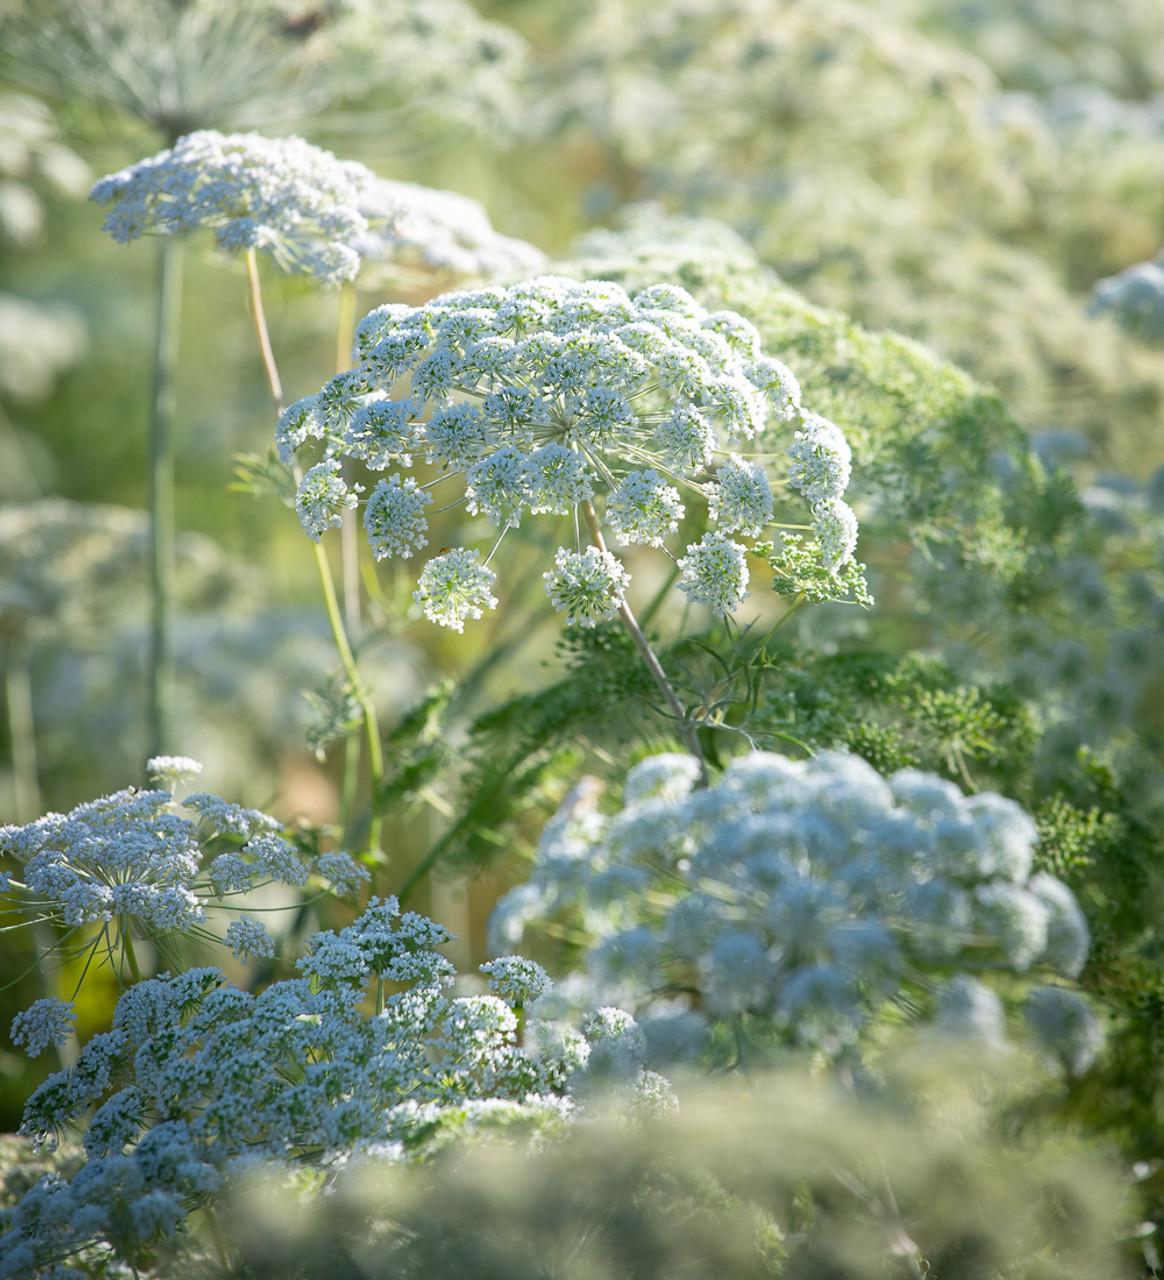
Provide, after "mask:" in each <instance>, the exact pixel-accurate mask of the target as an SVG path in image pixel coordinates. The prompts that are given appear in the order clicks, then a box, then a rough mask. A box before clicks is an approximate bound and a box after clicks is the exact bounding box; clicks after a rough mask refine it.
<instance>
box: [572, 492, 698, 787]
mask: <svg viewBox="0 0 1164 1280" xmlns="http://www.w3.org/2000/svg"><path fill="white" fill-rule="evenodd" d="M581 507H582V515H583V517H584V518H585V520H586V528H587V529H588V530H589V532H590V540H591V542H593V543H594V545H595V546H596V547H597V548H598V550H599V551H605V550H606V541H605V539H604V538H603V536H602V529H601V527H600V526H599V523H598V513H597V512H596V511H595V510H594V504H593V503H592V502H591V501H590V500H589V499H587V500H586V501H585V502H583V503H582V504H581ZM618 616H619V617H620V618H621V619H622V624H623V626H624V627H626V629H627V632H628V633H629V635H630V638H631V640H633V641H634V646H635V648H636V649H637V650H638V651H639V656H640V657H641V658H642V660H643V662H644V663H645V664H646V668H647V670H648V671H649V672H650V673H651V678H652V679H653V680H654V682H655V684H656V685H658V687H659V691H660V692H661V693H662V695H663V700H664V701H665V702H666V704H667V706H668V708H669V709H670V711H671V714H672V715H673V716H674V717H675V719H676V720H677V721H678V722H679V733H680V736H681V737H682V738H683V742H684V744H685V745H686V747H687V750H688V751H689V752H690V753H691V754H692V755H693V756H694V757H695V758H696V760H698V761H699V773H700V778H701V779H702V782H703V785H704V786H706V785H707V781H708V778H707V761H706V760H705V759H704V757H703V747H702V746H701V745H700V742H699V735H698V734H697V733H696V731H695V725H694V724H693V723H692V722H691V719H690V717H689V716H688V715H687V712H686V711H685V710H684V709H683V704H682V703H681V702H680V701H679V698H678V695H677V694H676V693H675V690H674V688H673V687H672V685H671V681H670V680H668V679H667V673H666V672H665V671H664V670H663V664H662V663H661V662H660V661H659V659H658V655H657V654H656V653H655V651H654V649H652V648H651V643H650V641H649V640H648V639H647V637H646V636H645V635H644V634H643V629H642V627H640V626H639V624H638V619H637V618H636V617H635V615H634V612H633V611H632V609H631V607H630V605H629V604H628V603H627V602H626V601H625V600H624V601H623V602H622V603H621V604H620V605H619V607H618Z"/></svg>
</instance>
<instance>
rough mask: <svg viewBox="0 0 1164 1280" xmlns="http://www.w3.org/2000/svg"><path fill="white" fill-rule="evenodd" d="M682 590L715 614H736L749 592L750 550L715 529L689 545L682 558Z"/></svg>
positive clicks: (695, 602)
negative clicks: (748, 554) (748, 551)
mask: <svg viewBox="0 0 1164 1280" xmlns="http://www.w3.org/2000/svg"><path fill="white" fill-rule="evenodd" d="M679 569H680V577H679V589H680V590H681V591H682V592H683V593H684V595H686V597H687V599H688V600H690V601H691V603H692V604H702V605H706V606H707V608H709V609H710V610H711V611H712V613H719V614H726V613H734V612H735V610H736V609H737V608H738V607H739V605H740V603H741V602H742V601H743V600H744V599H745V598H746V597H747V594H748V562H747V556H746V550H745V548H744V547H742V546H741V545H740V544H739V543H738V542H733V541H732V540H731V538H725V537H724V536H723V534H722V533H717V532H715V531H714V530H713V531H712V532H711V533H705V534H704V535H703V537H702V538H701V539H700V540H699V541H698V542H696V543H694V544H693V545H692V546H690V547H688V548H687V554H686V555H685V556H683V557H682V558H681V559H680V560H679Z"/></svg>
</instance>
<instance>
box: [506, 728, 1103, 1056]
mask: <svg viewBox="0 0 1164 1280" xmlns="http://www.w3.org/2000/svg"><path fill="white" fill-rule="evenodd" d="M697 778H698V769H697V766H696V764H695V762H694V761H693V760H692V759H691V758H690V757H688V756H676V755H663V756H655V757H651V758H650V759H648V760H645V761H643V762H642V763H641V764H640V765H638V766H636V768H635V769H633V770H632V771H631V772H630V773H629V774H628V776H627V780H626V790H625V797H624V798H625V807H624V808H623V809H622V810H621V812H618V813H616V814H615V815H614V816H613V817H611V818H608V819H604V818H600V817H598V816H596V815H594V814H587V815H586V817H585V821H584V822H582V821H575V820H573V819H571V818H570V817H569V816H568V815H567V817H566V818H565V819H564V820H555V821H554V822H552V823H551V824H549V825H548V826H547V828H546V830H545V833H544V834H543V838H542V841H541V845H540V847H539V851H538V859H537V863H536V865H535V869H534V874H533V876H532V877H531V879H530V882H529V883H528V884H525V885H521V886H519V887H518V888H516V889H514V890H512V891H511V892H510V893H509V894H508V895H507V896H506V897H504V898H502V900H501V902H500V903H499V904H498V907H497V909H496V911H495V914H494V917H493V920H492V922H491V942H492V945H493V946H494V948H495V949H505V950H508V949H511V948H513V947H516V946H518V945H520V943H521V942H522V940H523V938H524V937H525V936H526V935H527V934H529V933H533V932H536V931H537V930H539V929H542V928H544V927H545V926H546V925H553V924H555V923H557V924H559V925H561V924H563V923H565V922H569V925H570V926H571V927H572V928H573V929H575V930H576V929H578V928H579V927H580V928H582V929H583V930H585V931H586V932H587V933H588V934H589V935H590V937H591V938H592V945H591V947H590V949H589V953H588V956H589V959H588V971H587V974H586V975H585V982H584V989H585V990H586V992H587V998H588V999H590V1000H611V1001H613V1002H620V1003H625V1004H626V1006H627V1007H629V1008H636V1009H638V1010H639V1012H640V1014H641V1015H642V1016H643V1017H644V1018H646V1016H647V1015H648V1014H649V1013H650V1012H651V1010H652V1007H653V1006H656V1005H660V1004H668V1006H669V1008H670V1006H672V1005H673V1004H674V1001H675V999H677V998H680V993H684V992H686V993H691V992H694V993H696V998H695V1003H694V1005H693V1006H692V1008H691V1009H680V1010H678V1011H676V1009H674V1008H671V1012H670V1014H668V1016H671V1015H675V1014H677V1015H682V1017H684V1018H686V1019H687V1020H688V1021H690V1020H691V1015H692V1014H693V1013H695V1012H698V1013H699V1015H700V1017H702V1018H704V1019H706V1018H711V1019H713V1020H716V1019H732V1018H735V1017H737V1016H738V1015H747V1016H750V1017H753V1018H756V1019H759V1020H760V1021H761V1022H762V1024H763V1025H764V1026H767V1027H769V1028H771V1029H772V1030H774V1031H775V1032H776V1033H777V1034H780V1035H783V1036H786V1037H787V1038H789V1039H790V1040H792V1041H796V1042H801V1043H807V1044H810V1045H812V1046H814V1047H816V1048H819V1049H822V1050H824V1051H826V1052H829V1053H839V1052H841V1051H843V1050H845V1049H846V1048H847V1047H848V1046H850V1045H852V1044H854V1043H855V1042H856V1040H857V1038H858V1036H859V1034H860V1032H861V1029H862V1027H863V1026H864V1025H865V1023H866V1022H867V1021H868V1019H869V1018H870V1017H871V1016H872V1015H873V1014H874V1013H875V1012H876V1010H877V1009H878V1007H879V1006H881V1005H883V1004H884V1003H885V1002H887V1001H897V1002H899V1003H900V1004H901V1005H902V1007H903V1008H905V1007H907V1006H908V1005H909V1004H911V1003H912V1004H914V1005H917V1004H921V1005H923V1006H924V1004H925V1003H926V1002H927V1001H930V1000H932V998H933V996H934V995H935V993H941V992H942V991H943V990H944V989H945V990H946V994H945V995H944V996H941V995H939V999H938V1000H937V1005H938V1019H937V1020H938V1023H939V1025H940V1026H942V1027H943V1028H944V1029H945V1030H948V1031H950V1030H954V1029H959V1030H961V1031H964V1032H965V1031H969V1032H973V1033H975V1034H978V1035H979V1036H980V1037H981V1038H986V1039H998V1038H999V1031H998V1029H999V1028H1000V1027H1001V1026H1002V1024H1003V1020H1004V1019H1003V1009H1002V1005H1001V1003H1000V1001H999V998H998V996H997V995H995V994H994V992H993V991H991V990H990V989H989V988H988V987H986V986H984V985H982V984H981V983H980V982H979V981H978V980H977V978H975V977H972V976H970V975H972V974H974V973H976V972H978V971H981V970H987V969H991V968H993V969H1003V970H1007V971H1009V972H1010V973H1012V974H1020V975H1026V974H1028V973H1031V971H1032V970H1050V971H1053V972H1054V973H1056V974H1059V975H1061V976H1063V977H1066V978H1073V977H1075V976H1076V975H1077V974H1078V973H1079V971H1080V970H1081V968H1082V967H1083V964H1084V961H1085V960H1086V958H1087V952H1088V944H1089V938H1088V929H1087V924H1086V922H1085V920H1084V918H1083V915H1082V913H1081V911H1080V909H1079V906H1078V904H1077V903H1076V901H1075V898H1074V897H1073V895H1072V893H1071V891H1070V890H1069V889H1068V888H1067V887H1066V885H1064V884H1062V883H1061V882H1060V881H1059V880H1056V879H1055V878H1054V877H1052V876H1049V875H1047V874H1044V873H1035V874H1032V858H1033V847H1034V844H1035V842H1036V830H1035V826H1034V823H1033V822H1032V821H1031V819H1030V818H1029V817H1028V816H1027V814H1026V813H1025V812H1024V811H1023V810H1022V809H1021V808H1020V807H1019V806H1018V805H1016V804H1015V803H1013V802H1012V801H1010V800H1007V799H1004V798H1003V797H1001V796H998V795H994V794H990V793H983V794H980V795H975V796H970V797H965V796H963V795H962V794H961V792H960V791H959V790H958V789H957V788H956V787H955V786H954V785H953V784H952V783H949V782H946V781H944V780H942V779H941V778H939V777H937V776H936V775H933V774H926V773H921V772H918V771H916V770H902V771H900V772H898V773H895V774H893V775H892V776H891V777H889V778H883V777H882V776H881V775H880V774H878V773H877V772H876V771H875V770H874V769H873V768H872V767H871V766H869V765H868V764H866V763H865V762H864V761H863V760H861V759H860V758H859V757H857V756H851V755H846V754H843V753H826V754H823V755H821V756H819V757H817V758H816V759H814V760H810V761H804V762H796V761H792V760H788V759H786V758H784V757H782V756H778V755H771V754H765V753H754V754H751V755H746V756H741V757H739V758H738V759H735V760H733V761H732V762H731V763H730V764H729V765H728V767H727V768H726V770H725V771H724V773H723V776H722V777H721V779H720V780H719V782H718V783H717V784H716V785H714V786H712V787H710V788H708V789H702V790H701V789H695V788H696V782H697ZM952 974H953V975H960V976H959V977H958V980H957V984H956V985H953V984H950V985H949V986H948V988H945V987H944V984H945V983H946V981H947V979H948V978H949V977H950V976H951V975H952ZM1055 990H1057V991H1060V989H1058V988H1056V989H1055ZM647 993H653V994H652V995H648V994H647ZM1064 1002H1066V1003H1068V1004H1071V1006H1072V1009H1073V1010H1075V1012H1074V1014H1073V1015H1072V1016H1073V1017H1074V1019H1075V1022H1072V1017H1069V1016H1068V1015H1067V1014H1066V1013H1064V1014H1059V1013H1058V1010H1059V1008H1060V1006H1061V1005H1062V1004H1063V1003H1064ZM1032 1007H1033V1009H1034V1010H1035V1011H1036V1012H1038V1013H1039V1014H1040V1017H1041V1025H1042V1026H1043V1027H1047V1026H1050V1025H1052V1024H1053V1023H1054V1019H1053V1018H1052V1017H1051V1016H1050V1015H1049V1014H1047V1013H1046V1011H1047V1010H1048V1009H1051V1008H1053V1009H1054V1010H1055V1011H1056V1015H1055V1016H1056V1017H1057V1018H1058V1024H1057V1025H1063V1026H1071V1027H1072V1028H1073V1032H1074V1034H1075V1035H1076V1039H1078V1040H1081V1041H1084V1042H1087V1043H1088V1044H1090V1045H1091V1057H1094V1037H1095V1035H1096V1034H1098V1027H1097V1024H1096V1022H1095V1019H1094V1016H1093V1015H1092V1014H1091V1013H1090V1011H1089V1010H1088V1009H1087V1006H1086V1005H1085V1004H1084V1003H1083V1001H1082V1000H1081V999H1080V998H1079V997H1078V996H1076V995H1075V994H1074V993H1072V992H1070V991H1068V990H1066V989H1062V990H1061V991H1060V994H1059V995H1057V996H1055V997H1054V998H1053V999H1052V998H1051V997H1039V999H1037V1000H1035V1001H1034V1002H1033V1006H1032ZM655 1011H656V1012H658V1010H657V1009H656V1010H655ZM1076 1024H1078V1025H1076ZM643 1025H644V1026H645V1027H647V1028H648V1030H650V1029H651V1027H652V1020H651V1019H650V1018H647V1020H646V1021H644V1024H643ZM1088 1036H1091V1037H1092V1040H1091V1041H1088V1039H1087V1037H1088ZM1065 1057H1066V1058H1067V1059H1068V1060H1071V1061H1073V1062H1074V1063H1075V1064H1076V1065H1078V1063H1079V1062H1080V1061H1082V1060H1083V1059H1084V1058H1085V1057H1086V1053H1085V1052H1084V1051H1083V1050H1078V1051H1075V1050H1072V1051H1068V1052H1066V1053H1065Z"/></svg>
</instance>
